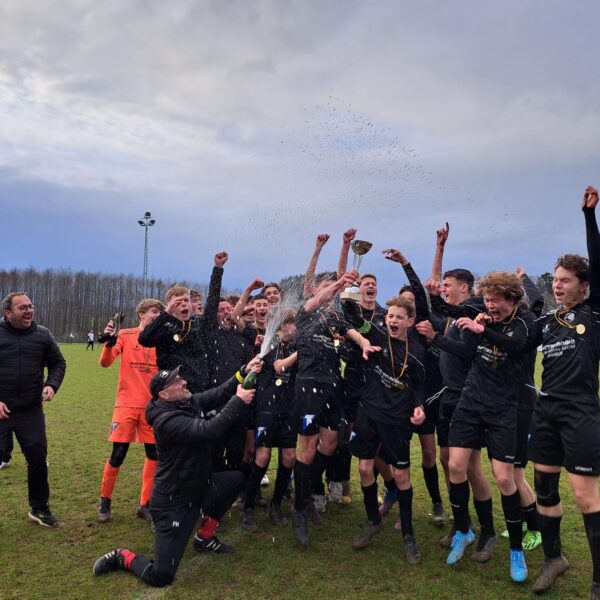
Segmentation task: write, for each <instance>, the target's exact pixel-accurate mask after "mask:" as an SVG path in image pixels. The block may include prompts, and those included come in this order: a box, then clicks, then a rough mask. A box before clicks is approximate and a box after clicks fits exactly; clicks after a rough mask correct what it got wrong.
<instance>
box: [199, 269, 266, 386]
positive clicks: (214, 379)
mask: <svg viewBox="0 0 600 600" xmlns="http://www.w3.org/2000/svg"><path fill="white" fill-rule="evenodd" d="M222 279H223V268H222V267H213V271H212V275H211V278H210V286H209V291H208V297H207V299H206V305H205V307H204V313H203V315H202V319H203V325H204V326H203V334H204V347H205V348H206V353H207V355H208V370H209V387H216V386H217V385H220V384H221V383H223V382H225V381H227V380H228V379H229V378H230V377H231V376H232V375H234V374H235V372H236V371H237V370H238V369H239V368H240V366H241V365H245V364H247V363H248V361H249V360H250V359H251V358H252V357H253V356H254V339H255V337H256V330H255V329H254V328H253V327H252V326H250V325H246V327H245V329H244V332H243V333H240V332H239V330H238V329H237V327H236V326H235V324H233V325H232V327H231V329H223V328H222V327H220V326H219V323H218V321H217V311H218V310H219V298H220V296H221V281H222Z"/></svg>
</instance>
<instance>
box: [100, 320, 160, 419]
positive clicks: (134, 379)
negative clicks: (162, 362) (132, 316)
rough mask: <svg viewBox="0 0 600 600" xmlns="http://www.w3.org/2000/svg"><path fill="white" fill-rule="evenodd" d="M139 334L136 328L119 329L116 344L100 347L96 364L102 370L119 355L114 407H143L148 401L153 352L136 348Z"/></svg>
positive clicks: (153, 365) (154, 359) (152, 373)
mask: <svg viewBox="0 0 600 600" xmlns="http://www.w3.org/2000/svg"><path fill="white" fill-rule="evenodd" d="M139 335H140V329H139V327H135V328H132V329H121V330H120V331H119V334H118V335H117V343H116V344H115V345H114V346H113V347H112V348H107V347H106V345H105V346H104V347H103V348H102V353H101V354H100V364H101V365H102V366H103V367H109V366H110V365H112V363H113V362H114V361H115V359H116V358H117V356H119V355H120V356H121V365H120V367H119V384H118V386H117V398H116V400H115V406H129V407H136V408H146V405H147V404H148V401H149V400H150V387H149V386H150V380H151V379H152V376H153V375H154V373H156V371H158V367H157V366H156V350H155V349H154V348H144V346H140V344H139V342H138V338H139Z"/></svg>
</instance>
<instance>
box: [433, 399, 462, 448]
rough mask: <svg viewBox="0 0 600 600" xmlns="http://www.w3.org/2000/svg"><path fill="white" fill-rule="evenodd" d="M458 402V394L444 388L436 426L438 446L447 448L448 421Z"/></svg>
mask: <svg viewBox="0 0 600 600" xmlns="http://www.w3.org/2000/svg"><path fill="white" fill-rule="evenodd" d="M459 400H460V392H456V391H453V390H449V389H448V388H446V389H445V390H444V392H443V393H442V395H441V396H440V409H439V412H438V421H437V425H436V429H437V439H438V446H440V447H441V448H447V447H448V433H449V431H450V421H451V420H452V415H453V414H454V409H455V408H456V405H457V404H458V401H459Z"/></svg>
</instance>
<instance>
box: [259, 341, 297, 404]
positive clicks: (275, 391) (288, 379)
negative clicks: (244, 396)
mask: <svg viewBox="0 0 600 600" xmlns="http://www.w3.org/2000/svg"><path fill="white" fill-rule="evenodd" d="M274 344H275V348H273V350H271V352H269V353H268V354H267V355H266V356H265V357H264V364H263V368H262V371H261V372H260V373H259V374H258V383H257V389H256V400H255V405H256V411H257V412H266V413H273V414H279V415H281V414H291V413H292V412H293V410H292V409H293V406H294V381H295V379H296V371H297V364H298V363H297V362H295V363H294V364H293V365H292V367H291V368H290V369H288V370H286V371H282V372H281V373H277V372H276V371H275V367H274V365H275V361H276V360H281V359H284V358H287V357H288V356H290V355H291V354H293V353H294V352H295V351H296V344H295V342H294V341H290V342H281V341H278V340H277V339H275V340H274Z"/></svg>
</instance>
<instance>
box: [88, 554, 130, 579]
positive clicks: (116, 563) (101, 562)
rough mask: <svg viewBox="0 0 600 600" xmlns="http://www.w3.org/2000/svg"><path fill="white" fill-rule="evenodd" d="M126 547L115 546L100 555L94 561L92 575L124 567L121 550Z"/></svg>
mask: <svg viewBox="0 0 600 600" xmlns="http://www.w3.org/2000/svg"><path fill="white" fill-rule="evenodd" d="M126 549H127V548H117V549H116V550H113V551H112V552H108V553H107V554H105V555H104V556H101V557H100V558H99V559H98V560H97V561H96V562H95V563H94V569H93V571H94V575H104V574H106V573H110V571H119V570H120V569H125V567H124V564H123V563H124V558H123V555H122V554H121V550H126Z"/></svg>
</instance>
